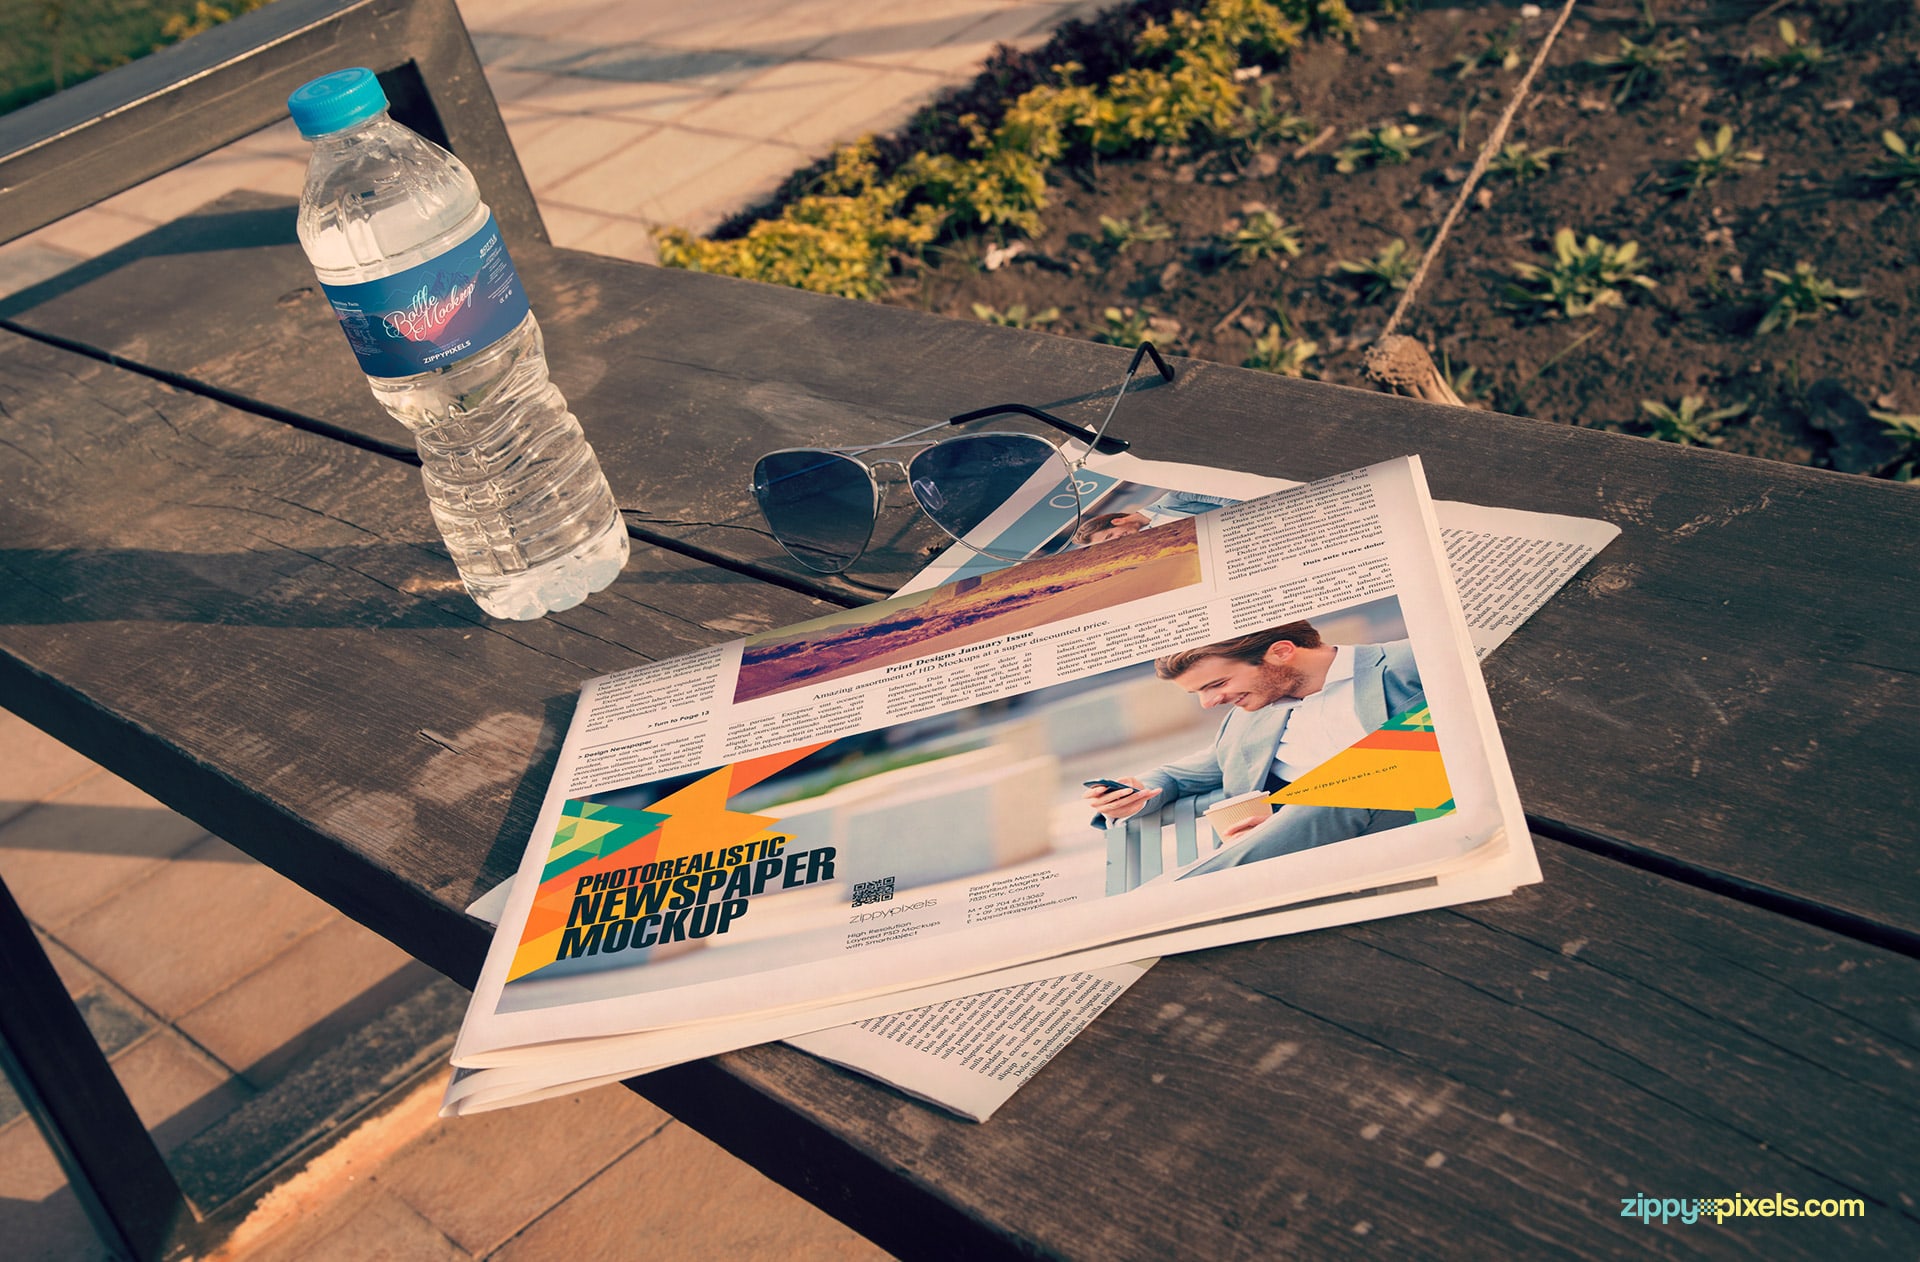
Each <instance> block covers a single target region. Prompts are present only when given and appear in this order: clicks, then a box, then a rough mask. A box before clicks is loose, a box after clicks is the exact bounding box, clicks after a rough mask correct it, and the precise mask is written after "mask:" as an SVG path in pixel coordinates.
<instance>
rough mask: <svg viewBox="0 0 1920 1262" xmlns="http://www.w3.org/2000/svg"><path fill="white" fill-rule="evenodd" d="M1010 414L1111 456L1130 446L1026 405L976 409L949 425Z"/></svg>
mask: <svg viewBox="0 0 1920 1262" xmlns="http://www.w3.org/2000/svg"><path fill="white" fill-rule="evenodd" d="M1008 412H1018V413H1019V414H1020V415H1021V416H1031V417H1032V418H1033V419H1034V420H1036V421H1045V422H1046V423H1047V424H1049V425H1051V426H1053V427H1054V428H1055V429H1058V430H1063V431H1065V432H1066V433H1069V434H1072V435H1073V436H1074V437H1075V438H1078V439H1079V440H1080V441H1081V442H1084V443H1086V444H1087V445H1088V446H1090V447H1092V448H1094V449H1095V450H1096V451H1103V452H1106V453H1107V454H1109V455H1117V454H1118V453H1120V452H1123V451H1125V450H1127V447H1128V446H1129V444H1128V443H1127V441H1126V440H1125V439H1122V438H1102V437H1101V436H1100V435H1099V434H1096V433H1094V432H1093V431H1092V430H1090V429H1082V428H1081V427H1080V426H1078V425H1075V424H1074V423H1073V422H1072V421H1067V420H1062V419H1061V418H1060V417H1057V416H1055V415H1053V413H1051V412H1042V411H1041V410H1040V409H1039V408H1030V407H1028V406H1027V405H1026V404H1024V403H1001V404H998V405H996V406H994V407H990V408H976V409H974V410H973V411H971V412H962V413H961V414H960V415H958V416H955V417H951V418H949V419H948V421H947V424H949V425H965V424H966V423H967V422H969V421H980V420H985V419H986V418H987V417H989V416H1001V415H1004V414H1005V413H1008Z"/></svg>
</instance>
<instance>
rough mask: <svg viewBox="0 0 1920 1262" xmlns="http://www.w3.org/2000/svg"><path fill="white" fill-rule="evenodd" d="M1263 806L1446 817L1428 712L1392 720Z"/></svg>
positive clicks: (1443, 776) (1447, 800) (1448, 798)
mask: <svg viewBox="0 0 1920 1262" xmlns="http://www.w3.org/2000/svg"><path fill="white" fill-rule="evenodd" d="M1268 801H1271V802H1276V803H1288V802H1298V803H1302V804H1304V805H1308V806H1348V807H1356V808H1359V809H1362V810H1375V811H1412V812H1413V814H1414V818H1415V819H1416V820H1420V819H1432V818H1434V817H1435V816H1439V815H1445V814H1448V813H1449V812H1451V811H1452V810H1453V809H1454V806H1453V787H1452V786H1451V785H1449V784H1448V783H1447V770H1446V767H1445V766H1443V765H1442V764H1441V761H1440V741H1439V738H1438V737H1437V736H1435V735H1434V730H1433V714H1432V712H1431V711H1430V710H1429V709H1428V708H1427V707H1426V706H1425V705H1421V706H1420V707H1418V708H1417V709H1412V710H1407V711H1404V712H1402V713H1400V714H1396V715H1394V716H1393V717H1392V718H1390V719H1388V720H1387V722H1386V725H1385V726H1384V727H1381V728H1380V729H1378V730H1377V731H1373V732H1369V733H1368V734H1367V735H1366V736H1363V737H1361V738H1360V739H1359V740H1358V741H1356V742H1354V743H1353V744H1352V745H1349V746H1348V747H1347V748H1346V749H1344V750H1342V751H1341V752H1339V753H1337V754H1335V755H1334V756H1333V757H1331V758H1329V759H1327V761H1325V762H1323V763H1321V764H1320V765H1319V766H1318V767H1315V768H1314V769H1313V770H1312V771H1309V772H1308V773H1307V774H1306V775H1304V776H1301V777H1300V778H1299V779H1298V780H1295V781H1294V782H1293V783H1292V784H1289V785H1288V786H1287V787H1286V788H1284V789H1281V790H1280V791H1278V792H1277V793H1274V794H1272V795H1271V796H1270V797H1269V798H1268Z"/></svg>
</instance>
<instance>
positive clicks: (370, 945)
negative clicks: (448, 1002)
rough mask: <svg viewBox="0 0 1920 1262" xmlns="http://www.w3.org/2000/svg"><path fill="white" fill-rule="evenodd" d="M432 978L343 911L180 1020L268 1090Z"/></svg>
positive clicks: (232, 1065) (192, 1035)
mask: <svg viewBox="0 0 1920 1262" xmlns="http://www.w3.org/2000/svg"><path fill="white" fill-rule="evenodd" d="M433 976H434V974H433V972H432V970H431V969H428V968H427V967H426V966H425V965H423V964H419V963H417V962H416V961H415V960H414V959H413V957H412V956H410V955H408V954H407V953H406V952H404V951H402V950H401V949H400V948H398V947H396V946H394V945H393V944H392V943H390V942H388V941H387V940H386V939H384V938H382V937H380V936H379V935H377V934H372V933H368V932H367V931H366V930H365V929H362V928H361V927H360V926H359V925H356V924H354V923H353V922H352V921H351V920H348V919H347V918H346V917H344V916H336V917H334V918H333V919H331V920H329V921H328V922H327V923H326V924H324V925H322V926H321V927H320V928H319V929H318V930H317V931H315V932H314V933H311V934H308V935H307V936H306V937H304V938H301V939H300V940H299V941H297V942H295V943H294V944H293V945H292V946H291V947H290V948H289V949H287V950H285V951H283V952H281V953H280V954H278V955H276V956H274V957H273V958H272V959H270V960H268V961H267V962H266V964H265V965H263V966H262V967H260V968H258V969H257V970H255V971H254V972H252V973H249V974H248V975H247V976H245V977H243V978H241V979H240V980H239V981H238V982H235V983H234V984H233V985H232V986H229V987H228V988H227V989H225V990H223V991H221V992H219V993H218V994H216V995H214V996H213V997H212V998H211V999H208V1000H207V1001H206V1002H204V1003H202V1004H200V1005H198V1006H196V1007H195V1008H193V1009H192V1010H190V1011H188V1012H186V1013H183V1014H182V1015H181V1016H180V1018H179V1020H177V1021H176V1022H175V1023H174V1024H175V1025H176V1026H177V1027H178V1028H179V1029H180V1031H181V1032H182V1033H183V1034H185V1035H187V1037H189V1038H191V1039H193V1040H194V1041H195V1042H196V1043H198V1044H199V1045H200V1046H201V1047H203V1048H205V1049H206V1050H207V1051H208V1052H209V1053H210V1054H212V1055H213V1056H215V1057H217V1058H218V1059H219V1061H220V1062H221V1063H222V1064H223V1065H225V1066H226V1068H227V1069H229V1070H230V1071H232V1072H233V1073H236V1074H238V1075H240V1076H241V1077H242V1078H244V1079H245V1080H246V1081H247V1082H248V1083H250V1084H251V1085H253V1086H254V1087H256V1088H260V1089H265V1088H267V1087H271V1086H273V1085H274V1084H275V1083H277V1082H279V1081H280V1080H281V1079H283V1078H285V1077H286V1075H287V1073H288V1072H289V1070H291V1069H292V1068H294V1066H295V1065H296V1064H298V1063H299V1062H300V1061H301V1060H302V1059H304V1058H305V1057H306V1056H307V1055H308V1054H309V1053H310V1052H312V1051H313V1050H314V1049H315V1048H316V1047H319V1046H321V1045H323V1044H326V1043H331V1042H333V1041H334V1040H335V1039H338V1038H341V1037H344V1036H346V1035H348V1034H349V1033H350V1032H351V1031H353V1030H354V1029H356V1028H357V1027H359V1026H361V1025H364V1024H365V1023H366V1022H368V1021H370V1020H372V1019H374V1018H376V1017H378V1016H379V1015H380V1014H381V1013H382V1012H384V1011H386V1010H387V1008H389V1007H391V1006H392V1005H393V1004H395V1003H398V1002H399V1001H400V1000H401V999H403V998H405V997H406V996H407V995H409V994H411V993H413V992H414V991H417V990H419V989H420V988H421V987H423V986H425V985H426V984H427V983H428V982H429V981H431V980H433Z"/></svg>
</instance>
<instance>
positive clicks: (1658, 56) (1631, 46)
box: [1587, 35, 1687, 105]
mask: <svg viewBox="0 0 1920 1262" xmlns="http://www.w3.org/2000/svg"><path fill="white" fill-rule="evenodd" d="M1686 54H1687V41H1686V40H1684V39H1670V40H1666V41H1665V42H1663V43H1659V44H1656V43H1654V42H1653V41H1652V40H1651V39H1649V40H1648V41H1647V42H1646V43H1644V44H1637V43H1635V42H1634V41H1632V40H1630V39H1628V38H1627V37H1626V36H1624V35H1622V36H1621V37H1620V49H1619V51H1618V52H1614V53H1603V54H1601V55H1600V56H1598V57H1589V58H1588V59H1587V65H1588V66H1589V67H1591V68H1592V69H1594V70H1596V71H1598V72H1599V73H1600V75H1601V76H1602V77H1603V78H1606V79H1610V80H1612V81H1613V83H1614V92H1613V103H1614V104H1615V105H1623V104H1625V103H1626V101H1627V100H1628V98H1630V97H1632V96H1633V95H1634V94H1635V93H1636V92H1638V91H1640V90H1641V89H1643V88H1647V87H1650V86H1651V85H1652V84H1654V83H1657V82H1659V81H1660V80H1661V79H1664V78H1665V77H1666V74H1667V68H1668V67H1670V66H1672V65H1674V64H1676V63H1677V62H1679V60H1680V59H1681V58H1682V57H1684V56H1686Z"/></svg>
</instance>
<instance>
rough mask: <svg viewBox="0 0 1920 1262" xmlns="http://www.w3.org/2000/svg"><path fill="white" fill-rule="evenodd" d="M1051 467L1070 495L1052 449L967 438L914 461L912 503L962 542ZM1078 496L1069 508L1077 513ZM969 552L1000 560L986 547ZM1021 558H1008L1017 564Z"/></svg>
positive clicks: (1067, 475)
mask: <svg viewBox="0 0 1920 1262" xmlns="http://www.w3.org/2000/svg"><path fill="white" fill-rule="evenodd" d="M1049 466H1051V469H1052V471H1054V472H1056V473H1057V474H1058V476H1059V478H1060V479H1061V480H1062V481H1063V482H1065V483H1066V487H1065V490H1064V491H1063V492H1062V494H1072V490H1073V487H1072V483H1073V477H1072V471H1071V470H1069V469H1068V468H1067V464H1066V461H1064V460H1062V459H1061V458H1060V453H1059V452H1057V451H1055V450H1054V448H1053V444H1051V443H1049V442H1046V441H1044V440H1042V439H1038V438H1035V437H1034V436H1033V435H1031V434H969V435H966V436H965V437H961V438H952V439H949V440H947V441H946V442H944V443H940V444H937V445H936V446H933V447H929V448H927V449H926V450H925V451H923V452H921V453H920V454H919V455H918V456H915V457H914V458H913V462H912V465H911V467H910V468H909V470H908V477H909V479H910V480H911V481H912V483H913V495H914V498H915V499H917V500H919V501H920V507H921V508H923V509H925V510H926V513H927V516H929V517H931V518H933V520H934V524H935V525H937V526H939V527H940V529H942V530H944V531H946V532H947V533H948V534H950V535H952V536H953V537H954V538H956V539H963V540H964V539H965V538H966V537H967V535H969V534H971V533H972V532H973V530H974V529H975V528H976V527H978V526H979V525H980V523H981V522H983V521H985V520H986V519H987V518H988V517H990V516H992V515H993V514H994V513H995V512H996V511H997V510H998V509H1000V508H1001V507H1002V506H1003V505H1004V504H1006V502H1007V501H1008V500H1009V499H1011V498H1012V497H1013V495H1014V493H1015V492H1016V491H1018V490H1019V489H1020V488H1021V487H1023V486H1025V485H1026V484H1027V483H1028V482H1030V481H1032V480H1033V477H1034V475H1035V474H1037V473H1040V472H1041V471H1042V470H1046V469H1048V468H1049ZM1078 502H1079V500H1078V496H1077V495H1075V496H1074V497H1073V500H1072V503H1073V504H1074V505H1075V507H1076V508H1077V505H1078ZM972 546H973V547H974V548H976V549H977V550H978V551H981V552H984V553H986V554H987V555H988V556H996V557H997V556H999V555H1000V553H999V552H998V551H996V550H995V549H994V548H993V546H992V545H991V544H990V543H989V544H988V545H986V546H982V544H981V542H980V541H978V540H976V541H973V543H972ZM1021 555H1025V554H1024V552H1020V553H1016V554H1013V555H1010V556H1009V557H1008V558H1007V559H1010V560H1011V559H1018V557H1019V556H1021Z"/></svg>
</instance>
